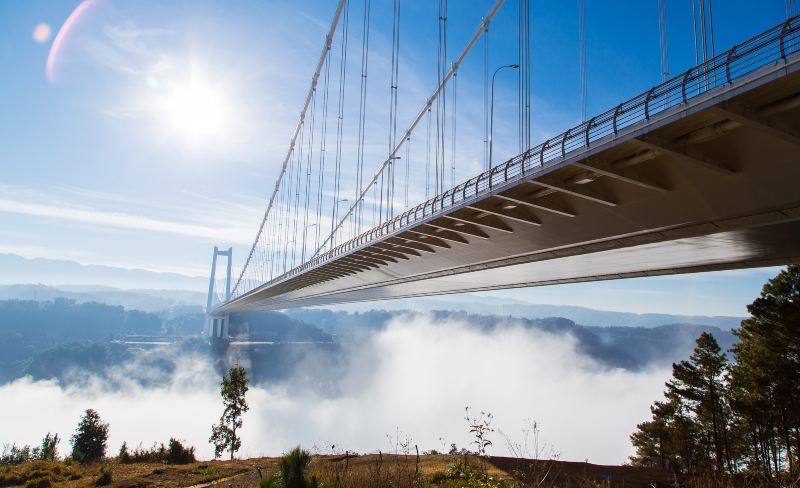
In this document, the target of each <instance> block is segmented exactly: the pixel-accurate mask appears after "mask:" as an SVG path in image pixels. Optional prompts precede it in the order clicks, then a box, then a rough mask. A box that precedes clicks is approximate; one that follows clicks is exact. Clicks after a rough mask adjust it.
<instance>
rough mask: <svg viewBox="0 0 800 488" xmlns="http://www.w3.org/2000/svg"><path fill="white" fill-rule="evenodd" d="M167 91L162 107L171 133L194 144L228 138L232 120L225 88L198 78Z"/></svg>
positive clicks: (168, 88)
mask: <svg viewBox="0 0 800 488" xmlns="http://www.w3.org/2000/svg"><path fill="white" fill-rule="evenodd" d="M151 86H152V85H151ZM165 88H167V90H165V93H164V95H163V99H162V102H163V106H162V107H161V108H162V110H163V117H164V122H165V124H166V126H167V128H168V129H169V131H170V132H171V133H173V134H176V135H179V136H180V137H181V138H182V139H184V141H185V142H187V143H190V144H191V145H198V144H202V143H206V142H214V141H218V140H220V139H224V138H226V136H227V135H228V133H227V130H228V127H229V125H230V122H231V121H230V113H229V103H228V100H227V97H226V95H225V92H224V90H223V89H222V88H220V87H217V86H214V85H212V84H209V83H205V82H203V81H200V80H196V79H194V80H191V81H189V82H187V83H181V84H176V85H174V86H172V87H169V86H166V87H165Z"/></svg>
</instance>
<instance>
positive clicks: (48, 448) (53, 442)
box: [34, 432, 61, 461]
mask: <svg viewBox="0 0 800 488" xmlns="http://www.w3.org/2000/svg"><path fill="white" fill-rule="evenodd" d="M59 442H61V439H60V438H59V437H58V434H53V435H50V432H48V433H47V434H46V435H45V436H44V439H42V445H41V447H39V449H38V452H37V453H36V456H34V457H36V458H37V459H41V460H42V461H58V443H59Z"/></svg>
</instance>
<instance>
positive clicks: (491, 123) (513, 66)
mask: <svg viewBox="0 0 800 488" xmlns="http://www.w3.org/2000/svg"><path fill="white" fill-rule="evenodd" d="M503 68H511V69H517V68H519V65H518V64H507V65H505V66H500V67H499V68H497V69H496V70H494V74H493V75H492V102H491V108H489V169H492V132H493V129H494V78H495V76H497V73H498V72H499V71H500V70H501V69H503Z"/></svg>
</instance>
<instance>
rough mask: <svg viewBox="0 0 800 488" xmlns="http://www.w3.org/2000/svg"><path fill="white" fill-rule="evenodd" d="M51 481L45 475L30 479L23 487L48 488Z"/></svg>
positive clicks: (51, 484) (51, 483)
mask: <svg viewBox="0 0 800 488" xmlns="http://www.w3.org/2000/svg"><path fill="white" fill-rule="evenodd" d="M51 486H53V482H52V481H51V480H50V478H49V477H47V476H41V477H38V478H34V479H30V480H28V481H27V483H25V488H50V487H51Z"/></svg>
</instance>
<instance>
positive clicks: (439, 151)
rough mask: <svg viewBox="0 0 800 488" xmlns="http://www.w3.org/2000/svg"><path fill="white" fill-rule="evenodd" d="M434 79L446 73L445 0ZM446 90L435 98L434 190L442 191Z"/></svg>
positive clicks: (439, 79) (441, 0) (441, 3)
mask: <svg viewBox="0 0 800 488" xmlns="http://www.w3.org/2000/svg"><path fill="white" fill-rule="evenodd" d="M436 71H437V73H436V79H437V82H438V84H439V85H441V84H442V81H443V80H444V78H445V74H446V73H447V0H439V42H438V49H437V60H436ZM446 114H447V91H446V90H442V92H441V96H440V97H438V98H437V99H436V152H435V153H436V192H437V193H442V192H443V191H444V173H445V165H446V161H447V159H446V156H445V141H446V140H447V139H446V137H445V131H446V125H447V124H446V120H447V115H446Z"/></svg>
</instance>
